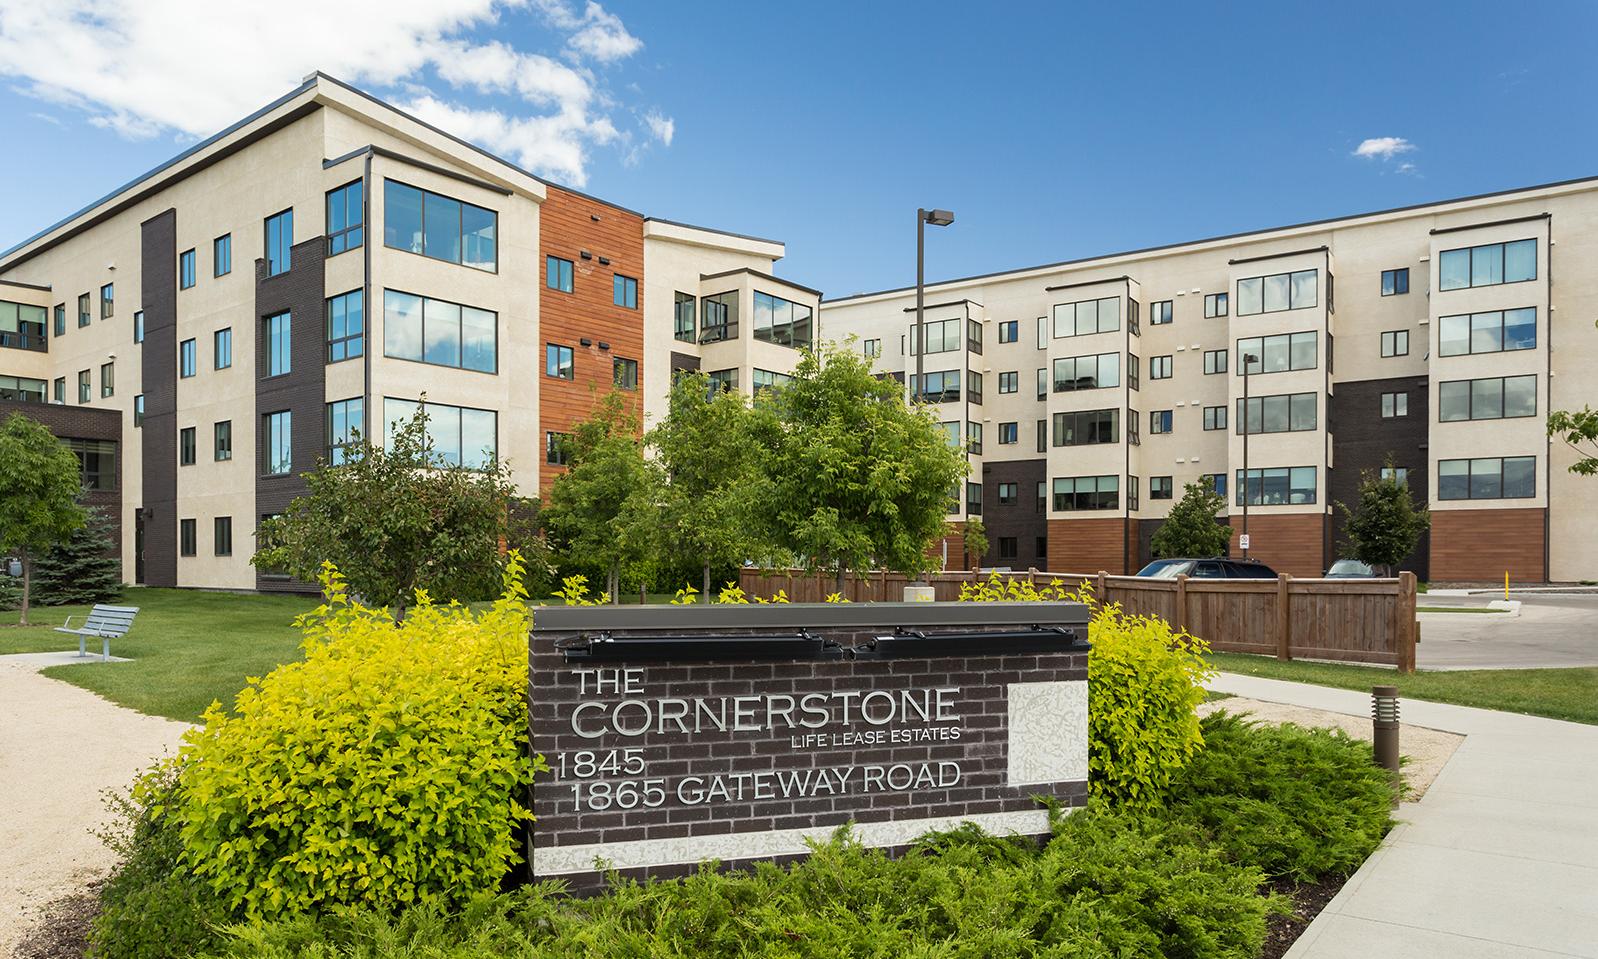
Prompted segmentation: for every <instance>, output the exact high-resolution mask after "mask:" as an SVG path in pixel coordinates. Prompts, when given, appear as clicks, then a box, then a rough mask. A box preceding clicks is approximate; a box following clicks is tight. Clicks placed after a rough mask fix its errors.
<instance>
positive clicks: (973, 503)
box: [965, 483, 982, 516]
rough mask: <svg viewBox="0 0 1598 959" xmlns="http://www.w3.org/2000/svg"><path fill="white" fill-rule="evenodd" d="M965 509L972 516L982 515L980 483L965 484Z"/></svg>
mask: <svg viewBox="0 0 1598 959" xmlns="http://www.w3.org/2000/svg"><path fill="white" fill-rule="evenodd" d="M965 511H966V513H968V514H970V515H972V516H981V515H982V484H981V483H967V484H965Z"/></svg>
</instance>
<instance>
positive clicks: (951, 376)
mask: <svg viewBox="0 0 1598 959" xmlns="http://www.w3.org/2000/svg"><path fill="white" fill-rule="evenodd" d="M910 396H911V397H912V398H913V399H917V400H920V401H921V402H923V403H958V402H959V401H960V371H959V370H939V371H937V372H933V373H927V374H926V386H925V388H922V386H921V381H920V380H919V379H918V378H917V377H916V375H915V374H914V373H912V374H910Z"/></svg>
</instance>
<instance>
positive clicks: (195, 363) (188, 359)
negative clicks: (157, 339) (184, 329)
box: [178, 340, 200, 379]
mask: <svg viewBox="0 0 1598 959" xmlns="http://www.w3.org/2000/svg"><path fill="white" fill-rule="evenodd" d="M199 355H200V351H199V350H198V349H197V348H196V347H195V345H194V341H193V340H184V341H183V342H182V343H179V344H178V376H180V377H182V378H183V379H188V378H189V377H191V376H193V375H194V373H195V371H196V370H197V369H198V368H199Z"/></svg>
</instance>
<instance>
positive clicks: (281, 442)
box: [261, 410, 294, 476]
mask: <svg viewBox="0 0 1598 959" xmlns="http://www.w3.org/2000/svg"><path fill="white" fill-rule="evenodd" d="M261 420H262V423H261V437H262V439H263V443H262V445H261V472H263V473H266V474H268V475H270V476H281V475H283V474H285V473H289V472H291V471H292V470H293V469H294V449H293V447H292V445H291V444H290V442H289V441H290V439H291V431H290V425H291V416H290V414H289V411H288V410H283V411H281V412H278V413H268V414H266V415H265V416H263V417H261Z"/></svg>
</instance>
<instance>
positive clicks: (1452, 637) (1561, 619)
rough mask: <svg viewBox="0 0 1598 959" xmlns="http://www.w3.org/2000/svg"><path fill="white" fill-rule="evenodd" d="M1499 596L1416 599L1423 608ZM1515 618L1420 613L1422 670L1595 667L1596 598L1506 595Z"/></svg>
mask: <svg viewBox="0 0 1598 959" xmlns="http://www.w3.org/2000/svg"><path fill="white" fill-rule="evenodd" d="M1502 598H1503V594H1502V593H1496V594H1491V595H1474V596H1430V595H1423V596H1421V597H1419V601H1420V605H1421V606H1423V607H1425V606H1473V607H1482V606H1486V605H1487V604H1488V603H1489V602H1491V601H1492V600H1494V599H1502ZM1510 598H1511V599H1516V600H1519V601H1520V603H1521V607H1520V615H1519V616H1508V615H1505V614H1502V613H1421V614H1419V618H1420V639H1421V642H1420V646H1419V647H1417V649H1416V660H1417V662H1416V665H1418V666H1419V667H1420V668H1421V669H1550V668H1556V667H1563V666H1598V594H1593V593H1535V592H1514V591H1511V593H1510Z"/></svg>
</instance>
